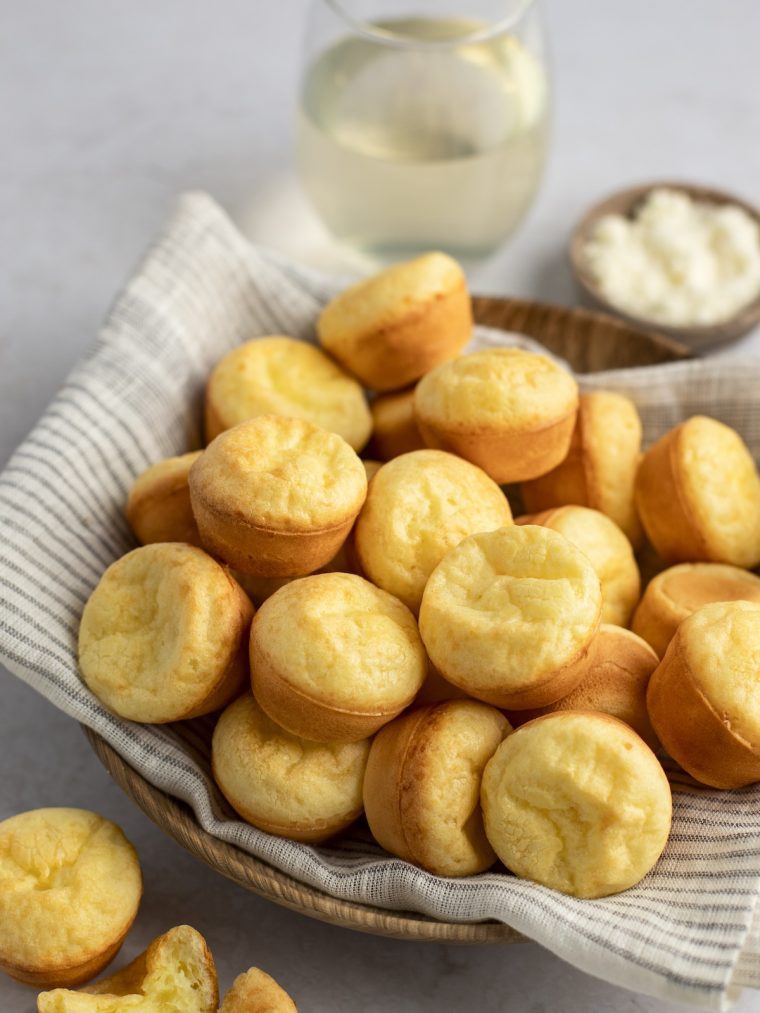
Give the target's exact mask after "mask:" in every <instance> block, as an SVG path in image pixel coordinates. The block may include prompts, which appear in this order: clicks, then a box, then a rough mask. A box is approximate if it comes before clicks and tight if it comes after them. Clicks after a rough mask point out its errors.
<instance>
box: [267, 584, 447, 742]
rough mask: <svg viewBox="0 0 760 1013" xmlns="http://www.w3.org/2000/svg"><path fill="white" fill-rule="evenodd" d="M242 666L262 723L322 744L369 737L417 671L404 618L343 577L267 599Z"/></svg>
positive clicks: (382, 596) (419, 679)
mask: <svg viewBox="0 0 760 1013" xmlns="http://www.w3.org/2000/svg"><path fill="white" fill-rule="evenodd" d="M250 660H251V679H252V681H253V691H254V693H255V695H256V699H257V700H258V702H259V704H260V705H261V707H262V708H263V709H264V710H265V711H266V713H267V714H268V715H269V717H270V718H272V720H273V721H276V722H277V723H278V724H279V725H282V727H283V728H287V729H288V730H289V731H291V732H293V733H294V734H295V735H300V736H302V737H303V738H306V739H315V740H317V741H322V742H352V741H356V740H358V739H364V738H366V737H367V736H368V735H372V734H373V733H374V732H376V731H377V729H378V728H380V727H381V726H382V725H384V724H386V723H387V722H388V721H390V720H391V719H392V718H394V717H395V716H396V715H397V714H398V713H399V712H400V711H402V710H403V709H404V708H405V707H407V706H408V705H409V704H410V703H411V702H412V700H413V699H414V697H415V696H416V694H417V692H418V691H419V689H420V687H421V686H422V683H423V681H424V679H425V674H426V671H427V656H426V654H425V648H424V647H423V646H422V641H421V639H420V635H419V632H418V630H417V623H416V622H415V619H414V616H413V615H412V613H411V612H410V611H409V609H408V608H407V607H406V606H405V605H404V604H403V603H402V602H400V601H399V600H398V598H394V597H393V595H391V594H388V593H387V592H386V591H382V590H381V589H380V588H378V587H375V586H374V585H373V584H370V582H369V581H368V580H364V579H363V578H362V577H358V576H356V574H349V573H320V574H314V575H313V576H311V577H303V578H301V579H300V580H295V581H293V582H292V583H290V584H288V585H287V586H286V587H283V588H281V589H280V590H279V591H277V592H275V594H273V595H272V597H271V598H268V599H267V601H266V602H264V604H263V605H262V606H261V608H260V609H259V611H258V613H257V615H256V619H255V621H254V623H253V626H252V627H251V658H250Z"/></svg>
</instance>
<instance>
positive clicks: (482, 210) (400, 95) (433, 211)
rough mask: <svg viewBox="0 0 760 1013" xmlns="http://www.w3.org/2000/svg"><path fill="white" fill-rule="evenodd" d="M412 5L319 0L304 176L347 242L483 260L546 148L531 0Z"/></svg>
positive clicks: (543, 85)
mask: <svg viewBox="0 0 760 1013" xmlns="http://www.w3.org/2000/svg"><path fill="white" fill-rule="evenodd" d="M403 2H404V0H401V3H402V6H403ZM406 2H408V3H409V8H413V10H414V14H413V15H412V14H407V15H405V14H402V13H400V12H399V0H313V2H312V8H311V14H310V19H309V25H308V35H307V46H306V62H305V71H304V76H303V81H302V84H301V92H300V100H299V108H298V127H297V151H298V165H299V171H300V176H301V179H302V182H303V185H304V188H305V190H306V192H307V194H308V195H309V197H310V198H311V201H312V203H313V204H314V207H315V208H316V210H317V212H318V213H319V215H320V216H321V218H322V219H323V221H324V222H325V224H326V225H327V227H328V228H329V229H330V231H331V232H332V233H333V234H334V235H335V236H336V237H337V238H339V239H341V240H344V241H346V242H348V243H350V244H351V245H353V246H356V247H359V248H361V249H363V250H367V251H369V252H371V253H373V254H376V255H378V256H381V257H383V256H390V257H393V256H398V255H403V254H404V253H409V252H414V251H419V250H423V249H431V248H438V249H444V250H446V251H448V252H450V253H452V254H454V255H455V256H460V257H464V258H469V257H479V256H483V255H484V254H487V253H490V252H491V251H493V250H494V249H495V248H496V247H497V246H499V245H500V244H501V243H502V242H503V241H504V240H505V239H506V238H507V237H508V236H509V235H510V234H511V233H512V232H513V230H514V229H515V228H516V226H517V224H518V222H519V221H520V219H521V218H522V216H523V214H524V213H525V212H526V210H527V209H528V207H529V206H530V204H531V202H532V200H533V197H534V195H535V192H536V188H537V186H538V183H539V180H540V178H541V173H542V169H543V165H544V161H545V158H546V149H547V142H548V133H549V129H548V128H549V83H548V74H547V66H546V58H545V40H544V33H543V28H542V23H541V18H540V15H539V12H538V0H406Z"/></svg>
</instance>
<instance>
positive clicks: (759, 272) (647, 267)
mask: <svg viewBox="0 0 760 1013" xmlns="http://www.w3.org/2000/svg"><path fill="white" fill-rule="evenodd" d="M584 255H585V258H586V263H587V265H588V268H589V270H590V271H591V273H592V274H593V276H594V278H595V280H596V282H597V284H598V285H599V287H600V289H601V291H602V293H603V294H604V296H605V297H606V298H607V299H608V300H609V302H611V303H613V304H614V305H615V306H616V307H618V309H621V310H623V311H624V312H626V313H630V314H631V315H633V316H637V317H644V318H646V319H648V320H651V321H653V322H655V323H661V324H667V325H670V326H676V327H679V326H681V327H699V326H709V325H712V324H719V323H723V322H724V321H726V320H728V319H730V318H731V317H733V316H735V315H736V313H738V312H739V311H740V310H742V309H744V307H745V306H748V305H750V304H751V303H753V302H754V301H755V299H757V298H758V296H760V226H758V222H757V221H756V220H755V219H754V218H752V217H751V215H749V214H748V213H747V212H746V211H745V210H744V209H743V208H741V207H738V206H737V205H735V204H710V203H707V202H702V201H695V200H692V198H691V197H689V195H688V194H686V193H683V192H682V191H679V190H670V189H666V188H661V189H655V190H652V191H651V193H649V194H648V195H647V196H646V198H645V199H644V200H643V201H642V202H641V203H640V204H639V205H638V206H637V208H636V209H635V213H634V215H633V217H630V218H627V217H624V216H623V215H619V214H609V215H604V216H603V217H602V218H600V219H599V220H598V222H597V223H596V225H595V227H594V229H593V232H592V234H591V236H590V237H589V239H588V240H587V242H586V244H585V246H584Z"/></svg>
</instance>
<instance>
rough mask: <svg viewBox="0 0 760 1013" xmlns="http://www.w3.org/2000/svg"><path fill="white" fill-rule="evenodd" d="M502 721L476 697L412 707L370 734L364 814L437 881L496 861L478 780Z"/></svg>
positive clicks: (384, 839)
mask: <svg viewBox="0 0 760 1013" xmlns="http://www.w3.org/2000/svg"><path fill="white" fill-rule="evenodd" d="M508 731H509V725H508V724H507V721H506V719H505V718H504V716H503V715H502V714H500V713H499V711H497V710H496V708H495V707H489V706H488V705H487V704H484V703H478V701H476V700H450V701H447V702H445V703H440V704H437V705H435V706H432V707H416V708H414V709H412V710H410V711H408V712H407V713H406V714H402V715H401V717H398V718H396V720H395V721H392V722H391V724H389V725H386V726H385V728H383V729H382V730H381V731H380V732H379V733H378V734H377V736H376V737H375V739H374V741H373V743H372V748H371V750H370V754H369V760H368V762H367V771H366V773H365V775H364V811H365V813H366V816H367V822H368V823H369V826H370V830H371V831H372V833H373V835H374V837H375V839H376V840H377V841H378V842H379V843H380V844H381V845H382V846H383V847H384V848H385V849H386V851H390V852H391V853H392V854H394V855H397V856H398V857H399V858H404V859H406V860H407V861H409V862H414V864H415V865H421V866H422V867H423V868H424V869H427V870H428V871H429V872H433V873H435V874H436V875H438V876H470V875H474V874H475V873H477V872H483V871H484V870H485V869H488V868H489V867H490V866H491V865H493V863H494V862H495V860H496V856H495V854H494V852H493V849H492V848H491V846H490V844H489V843H488V841H487V840H486V836H485V832H484V830H483V820H482V817H481V814H480V780H481V777H482V775H483V768H484V767H485V765H486V763H487V762H488V760H490V758H491V756H492V755H493V753H494V752H495V751H496V747H497V746H498V745H499V743H500V742H501V740H502V738H503V736H504V734H505V732H508Z"/></svg>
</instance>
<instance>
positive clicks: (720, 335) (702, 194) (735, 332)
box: [570, 182, 760, 351]
mask: <svg viewBox="0 0 760 1013" xmlns="http://www.w3.org/2000/svg"><path fill="white" fill-rule="evenodd" d="M660 187H667V188H668V189H671V190H681V191H683V192H684V193H687V194H688V195H689V196H690V197H692V198H693V199H694V200H698V201H703V202H704V203H707V204H735V205H737V206H738V207H740V208H742V209H743V210H744V211H746V212H747V214H748V215H750V216H751V217H752V218H754V219H755V220H756V221H757V222H758V224H760V211H758V209H757V208H755V207H753V206H752V205H751V204H748V203H747V201H744V200H742V199H741V198H740V197H736V196H734V195H733V194H730V193H725V192H724V191H723V190H713V189H711V188H709V187H704V186H694V185H692V184H691V183H673V182H663V183H648V184H646V185H644V186H635V187H631V189H629V190H621V191H620V192H619V193H616V194H613V195H612V196H611V197H608V198H607V199H606V200H603V201H601V203H599V204H596V205H595V206H594V207H592V208H591V210H590V211H588V212H587V214H586V215H585V216H584V217H583V218H582V219H581V221H580V222H579V223H578V224H577V225H576V227H575V229H574V230H573V232H572V235H571V238H570V264H571V267H572V269H573V274H574V275H575V279H576V281H577V282H578V284H579V285H580V288H581V290H582V291H583V293H584V294H585V295H586V296H587V297H588V298H589V299H590V300H591V301H592V303H594V304H596V305H598V306H601V307H602V309H604V310H606V311H607V312H609V313H614V314H616V315H617V316H619V317H621V318H622V319H623V320H626V321H627V322H628V323H630V324H633V325H634V326H636V327H644V328H653V329H655V330H656V331H657V332H658V333H659V334H663V335H668V336H669V337H671V338H673V339H675V340H676V341H679V342H681V343H683V344H684V345H686V346H687V347H689V348H691V349H693V350H694V351H702V350H704V349H707V348H712V347H716V346H718V345H724V344H726V343H727V342H729V341H735V340H736V338H740V337H741V336H742V335H743V334H747V333H748V332H749V331H751V330H752V329H753V328H754V327H756V326H757V325H758V324H760V294H758V297H757V299H755V301H754V302H753V303H751V304H750V305H749V306H746V307H745V308H744V309H742V310H740V311H739V312H738V313H737V314H736V315H735V316H733V317H731V318H730V319H729V320H726V321H724V322H723V323H720V324H710V325H709V326H706V327H704V326H703V327H669V326H667V325H665V324H659V323H654V322H653V321H651V320H647V319H646V318H644V317H637V316H635V315H633V314H631V313H627V312H625V311H624V310H621V309H619V308H618V307H617V306H615V305H614V304H613V303H611V302H610V301H609V300H608V299H607V298H606V297H605V296H604V294H603V293H602V291H601V289H600V287H599V285H598V283H597V282H596V280H595V279H594V277H593V275H592V274H591V272H590V271H589V269H588V266H587V264H586V258H585V245H586V240H587V239H588V237H589V235H590V233H591V231H592V230H593V228H594V226H595V225H596V222H597V221H598V220H599V219H600V218H601V217H602V216H603V215H607V214H620V215H625V216H626V217H630V216H631V215H632V214H633V211H634V209H635V208H636V205H637V204H638V203H639V202H640V201H641V200H642V199H643V198H644V197H646V195H647V194H648V193H649V192H650V191H651V190H654V189H656V188H660Z"/></svg>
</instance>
